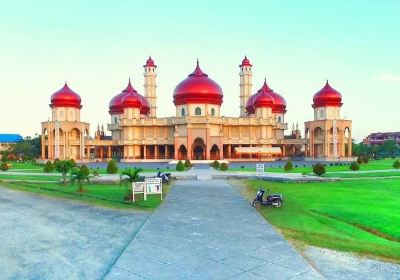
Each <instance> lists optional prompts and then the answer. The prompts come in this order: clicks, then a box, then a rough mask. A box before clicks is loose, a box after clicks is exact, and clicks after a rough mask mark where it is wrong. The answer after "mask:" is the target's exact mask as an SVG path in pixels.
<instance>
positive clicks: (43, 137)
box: [41, 134, 46, 159]
mask: <svg viewBox="0 0 400 280" xmlns="http://www.w3.org/2000/svg"><path fill="white" fill-rule="evenodd" d="M41 140H42V141H41V142H42V143H41V144H42V159H45V157H46V146H45V143H44V141H46V139H45V135H44V134H42V138H41Z"/></svg>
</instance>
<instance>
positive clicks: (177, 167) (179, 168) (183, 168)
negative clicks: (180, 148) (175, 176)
mask: <svg viewBox="0 0 400 280" xmlns="http://www.w3.org/2000/svg"><path fill="white" fill-rule="evenodd" d="M176 170H177V171H183V170H185V165H184V164H183V162H182V161H181V160H180V161H178V163H177V164H176Z"/></svg>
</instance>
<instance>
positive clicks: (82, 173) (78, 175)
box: [71, 167, 89, 192]
mask: <svg viewBox="0 0 400 280" xmlns="http://www.w3.org/2000/svg"><path fill="white" fill-rule="evenodd" d="M76 181H78V184H79V189H78V191H79V192H83V182H84V181H87V182H88V183H89V175H88V174H87V171H86V170H84V169H83V168H82V167H81V168H74V169H72V170H71V183H72V184H74V183H75V182H76Z"/></svg>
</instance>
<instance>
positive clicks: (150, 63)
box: [143, 56, 157, 67]
mask: <svg viewBox="0 0 400 280" xmlns="http://www.w3.org/2000/svg"><path fill="white" fill-rule="evenodd" d="M143 67H157V65H155V64H154V60H153V59H152V58H151V56H149V58H148V59H147V60H146V64H145V65H143Z"/></svg>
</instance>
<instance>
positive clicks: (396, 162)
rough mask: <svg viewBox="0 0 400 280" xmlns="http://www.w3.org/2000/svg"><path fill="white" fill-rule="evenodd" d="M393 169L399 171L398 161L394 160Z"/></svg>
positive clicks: (399, 163)
mask: <svg viewBox="0 0 400 280" xmlns="http://www.w3.org/2000/svg"><path fill="white" fill-rule="evenodd" d="M393 167H394V168H396V169H399V168H400V161H399V160H396V161H395V162H394V163H393Z"/></svg>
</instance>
